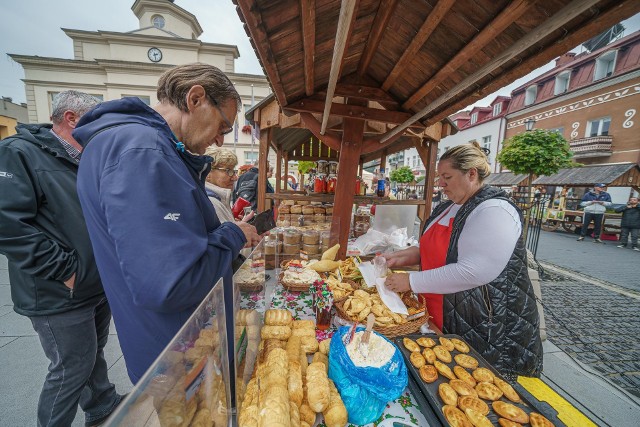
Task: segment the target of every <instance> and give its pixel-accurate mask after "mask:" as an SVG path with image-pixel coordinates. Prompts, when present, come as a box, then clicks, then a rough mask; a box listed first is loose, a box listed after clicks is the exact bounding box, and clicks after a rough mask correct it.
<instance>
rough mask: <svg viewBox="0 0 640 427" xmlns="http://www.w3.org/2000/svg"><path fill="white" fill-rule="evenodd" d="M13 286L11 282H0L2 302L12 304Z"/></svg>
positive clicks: (0, 301) (0, 299) (0, 298)
mask: <svg viewBox="0 0 640 427" xmlns="http://www.w3.org/2000/svg"><path fill="white" fill-rule="evenodd" d="M11 303H12V302H11V288H10V287H9V283H8V282H7V284H6V285H2V284H0V304H2V305H9V304H11Z"/></svg>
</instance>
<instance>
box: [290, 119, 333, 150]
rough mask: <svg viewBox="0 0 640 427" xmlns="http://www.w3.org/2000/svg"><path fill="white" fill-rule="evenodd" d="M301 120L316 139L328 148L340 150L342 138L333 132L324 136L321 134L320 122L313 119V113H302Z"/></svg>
mask: <svg viewBox="0 0 640 427" xmlns="http://www.w3.org/2000/svg"><path fill="white" fill-rule="evenodd" d="M300 120H301V122H302V124H304V126H305V127H306V128H307V129H309V130H310V131H311V133H312V134H314V135H315V137H316V138H318V139H319V140H321V141H322V143H323V144H324V145H326V146H327V147H329V148H331V149H334V150H338V151H339V150H340V145H341V138H340V136H338V135H336V134H335V133H333V132H326V133H325V134H324V135H322V134H320V122H319V121H318V120H317V119H316V118H315V117H313V114H311V113H300Z"/></svg>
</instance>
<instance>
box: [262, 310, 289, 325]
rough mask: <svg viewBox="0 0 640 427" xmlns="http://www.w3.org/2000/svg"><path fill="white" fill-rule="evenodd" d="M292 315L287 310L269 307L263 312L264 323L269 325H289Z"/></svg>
mask: <svg viewBox="0 0 640 427" xmlns="http://www.w3.org/2000/svg"><path fill="white" fill-rule="evenodd" d="M291 322H293V317H291V313H290V312H289V310H280V309H273V308H272V309H269V310H267V311H265V313H264V323H265V325H269V326H290V325H291Z"/></svg>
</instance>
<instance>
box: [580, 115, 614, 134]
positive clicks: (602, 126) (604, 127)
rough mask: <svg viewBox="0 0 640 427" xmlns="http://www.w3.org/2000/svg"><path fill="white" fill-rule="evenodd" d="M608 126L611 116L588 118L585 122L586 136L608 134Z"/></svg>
mask: <svg viewBox="0 0 640 427" xmlns="http://www.w3.org/2000/svg"><path fill="white" fill-rule="evenodd" d="M609 126H611V117H602V118H600V119H595V120H589V122H587V135H586V136H587V137H592V136H602V135H609Z"/></svg>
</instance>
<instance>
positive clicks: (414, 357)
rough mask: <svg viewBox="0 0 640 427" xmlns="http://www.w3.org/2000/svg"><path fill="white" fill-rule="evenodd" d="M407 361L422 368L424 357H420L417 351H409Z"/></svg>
mask: <svg viewBox="0 0 640 427" xmlns="http://www.w3.org/2000/svg"><path fill="white" fill-rule="evenodd" d="M409 361H410V362H411V364H412V365H413V366H415V367H416V368H418V369H420V368H422V367H423V366H424V365H425V363H426V362H425V360H424V357H422V355H421V354H420V352H419V351H415V352H413V353H411V356H409Z"/></svg>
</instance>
